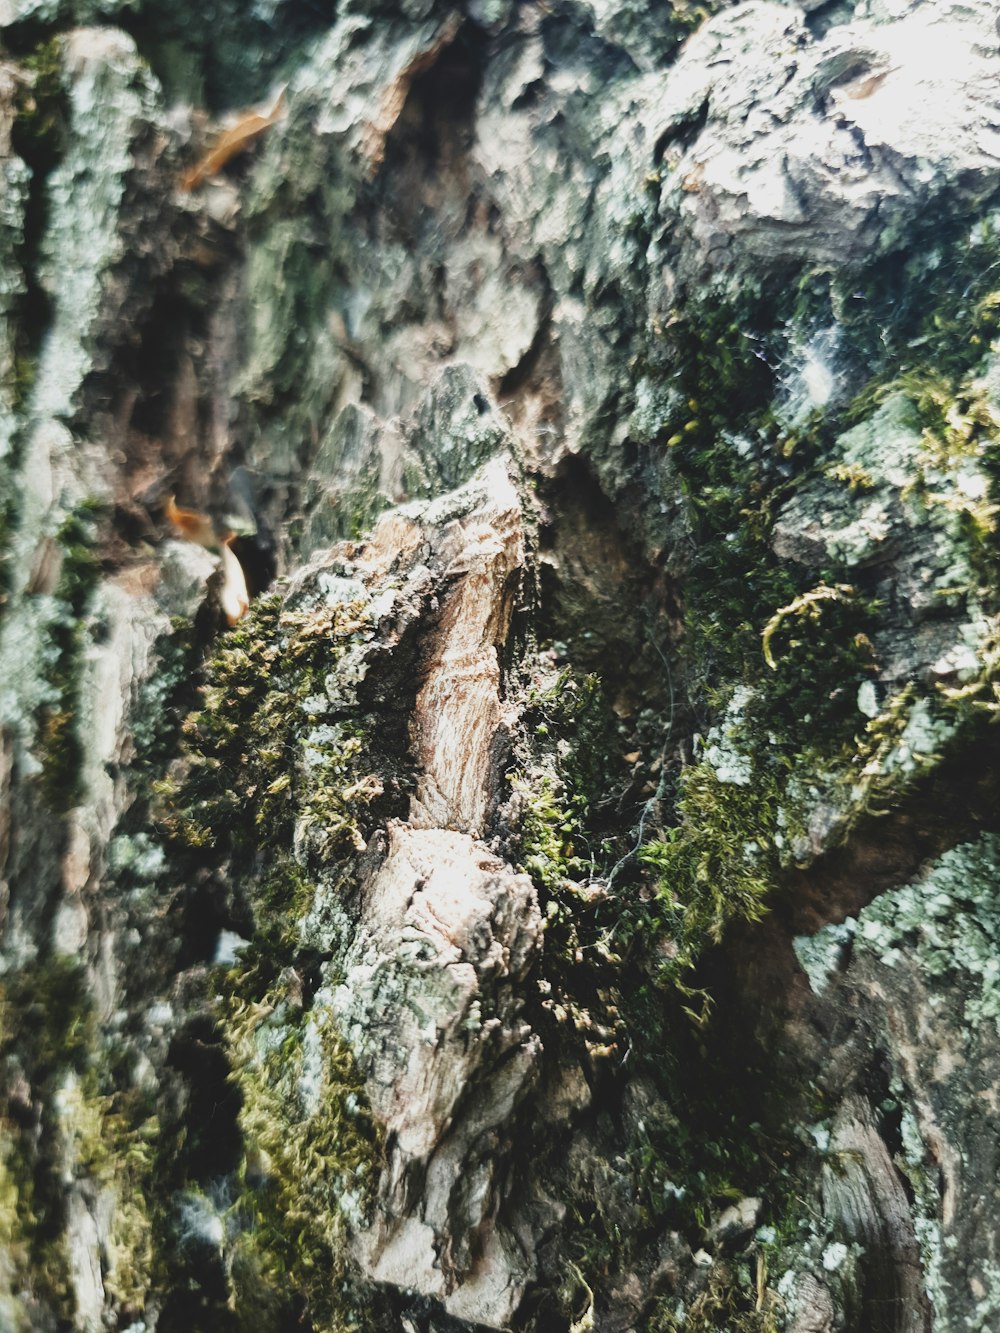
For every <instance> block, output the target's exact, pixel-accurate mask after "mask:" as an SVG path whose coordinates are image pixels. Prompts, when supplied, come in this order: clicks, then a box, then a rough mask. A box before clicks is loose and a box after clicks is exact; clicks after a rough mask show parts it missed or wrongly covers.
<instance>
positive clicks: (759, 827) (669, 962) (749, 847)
mask: <svg viewBox="0 0 1000 1333" xmlns="http://www.w3.org/2000/svg"><path fill="white" fill-rule="evenodd" d="M778 809H779V804H778V787H777V783H776V781H775V779H774V777H773V776H772V775H770V774H766V773H762V772H760V771H759V770H758V771H757V772H756V773H755V774H754V775H753V777H752V778H751V779H750V781H748V782H747V783H745V784H736V783H733V782H722V781H720V780H719V777H718V776H717V774H716V772H715V770H714V769H713V768H712V766H711V765H710V764H708V763H701V764H697V765H695V766H694V767H692V768H689V769H687V770H686V771H685V772H684V775H683V777H682V780H681V788H680V798H679V800H678V803H677V810H678V813H679V815H680V818H681V822H680V823H679V824H677V825H676V826H675V827H674V828H672V829H670V830H669V831H668V833H667V836H666V837H665V838H663V839H661V840H656V841H653V842H649V843H646V845H645V846H644V847H643V848H642V849H641V850H640V853H639V855H640V857H641V859H642V861H643V862H644V863H645V864H646V865H649V866H652V867H654V868H655V870H656V872H657V876H658V881H659V891H658V898H657V907H656V909H655V921H654V924H655V929H656V931H657V933H658V934H659V933H662V936H663V943H662V949H663V951H664V954H665V957H664V963H663V967H664V970H665V972H667V973H668V974H673V975H677V976H680V975H681V974H682V973H683V972H684V971H685V970H686V969H687V968H689V967H691V966H692V964H693V963H694V962H695V960H696V959H697V957H698V954H699V952H700V951H701V949H702V948H704V947H705V946H706V945H707V944H709V943H713V944H715V943H718V942H719V940H720V939H721V938H722V934H723V931H724V930H725V928H726V926H727V925H728V924H729V922H730V921H732V920H733V919H734V918H737V917H739V918H741V919H743V920H748V921H757V920H759V919H760V917H762V916H763V915H764V912H765V911H766V899H767V896H768V894H769V892H770V891H771V889H772V888H773V886H774V883H775V870H776V864H777V863H776V857H775V854H774V841H773V840H774V831H775V828H776V821H777V815H778Z"/></svg>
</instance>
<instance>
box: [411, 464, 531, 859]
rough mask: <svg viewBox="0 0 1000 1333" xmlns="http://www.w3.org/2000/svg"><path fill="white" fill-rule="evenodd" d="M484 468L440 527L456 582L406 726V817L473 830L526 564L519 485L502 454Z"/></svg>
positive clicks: (479, 817)
mask: <svg viewBox="0 0 1000 1333" xmlns="http://www.w3.org/2000/svg"><path fill="white" fill-rule="evenodd" d="M487 473H488V475H487V478H486V480H487V483H488V487H489V496H490V498H489V499H488V500H487V501H486V503H485V504H484V505H483V506H481V507H479V508H477V509H476V510H475V511H474V512H473V513H472V514H470V515H469V516H468V517H467V518H464V519H457V520H455V521H454V522H452V523H450V524H449V525H448V526H447V528H446V529H445V531H444V542H443V543H442V545H443V548H444V549H443V551H442V553H441V554H442V555H444V557H445V559H446V562H447V563H446V577H447V578H448V579H449V580H451V579H454V580H455V584H454V587H453V589H452V591H450V592H449V593H448V594H447V595H446V597H445V599H444V602H443V605H442V608H441V613H440V619H439V622H438V626H437V629H436V633H435V635H434V638H433V640H432V643H431V648H430V658H429V663H428V668H427V677H426V680H425V682H424V685H423V687H422V689H421V690H420V692H419V694H418V696H417V703H416V711H415V714H414V718H413V723H412V727H411V733H412V736H413V743H414V749H415V751H416V754H417V758H418V761H419V763H420V766H421V768H422V769H423V774H422V776H421V778H420V780H419V781H418V785H417V793H416V797H415V799H414V803H413V809H412V811H411V822H412V823H413V824H414V825H415V826H416V827H418V828H456V829H460V830H462V831H463V832H466V833H471V834H473V835H478V834H479V833H481V831H482V828H483V821H484V819H485V817H486V815H487V813H488V809H489V805H490V802H491V800H492V795H493V793H492V792H491V790H490V784H489V781H488V773H489V756H490V747H491V745H492V743H493V739H494V736H495V735H496V732H497V729H498V727H499V726H500V724H501V721H502V716H503V710H502V704H501V699H500V663H499V657H498V649H499V648H500V647H502V645H503V643H504V641H505V640H506V637H507V633H508V630H509V628H510V618H511V612H512V609H513V597H514V592H515V590H516V587H517V581H518V578H517V576H518V575H519V573H520V571H521V569H522V568H523V565H524V531H523V528H522V524H521V506H520V502H519V500H518V496H517V492H516V491H515V490H514V487H513V485H512V484H511V481H510V478H509V476H508V475H507V470H506V465H505V464H504V463H503V462H500V461H498V462H497V463H495V464H491V465H490V466H489V468H488V469H487Z"/></svg>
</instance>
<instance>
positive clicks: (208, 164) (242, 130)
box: [180, 88, 285, 191]
mask: <svg viewBox="0 0 1000 1333" xmlns="http://www.w3.org/2000/svg"><path fill="white" fill-rule="evenodd" d="M284 114H285V90H284V88H282V90H281V92H280V93H279V94H278V96H277V99H276V100H275V103H274V106H272V107H271V109H270V111H265V112H260V111H247V112H244V113H243V114H242V115H241V116H240V118H239V120H238V121H237V122H236V124H235V125H231V126H230V127H229V129H227V130H223V131H222V133H221V134H220V135H219V137H218V138H217V139H216V141H215V143H214V144H213V145H212V147H211V148H210V149H209V150H208V152H207V153H206V154H205V155H204V157H202V158H201V159H200V160H199V161H198V162H197V163H196V164H195V165H194V166H193V167H192V168H191V170H190V171H186V172H185V173H184V175H183V176H182V177H181V182H180V184H181V189H182V190H186V191H191V190H196V189H197V188H198V186H199V185H201V184H202V182H203V181H206V180H208V178H209V176H215V175H216V174H217V173H218V172H220V171H221V170H222V168H223V167H224V166H225V165H226V163H227V162H228V161H229V159H230V158H231V157H235V156H236V154H237V153H242V152H243V150H244V149H245V148H248V147H249V146H250V144H251V143H253V141H254V139H256V138H258V137H259V136H260V135H261V134H263V133H264V131H265V130H266V129H269V128H270V127H271V126H272V125H273V124H275V122H276V121H279V120H281V118H282V116H283V115H284Z"/></svg>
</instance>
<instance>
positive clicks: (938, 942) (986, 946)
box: [856, 833, 1000, 1031]
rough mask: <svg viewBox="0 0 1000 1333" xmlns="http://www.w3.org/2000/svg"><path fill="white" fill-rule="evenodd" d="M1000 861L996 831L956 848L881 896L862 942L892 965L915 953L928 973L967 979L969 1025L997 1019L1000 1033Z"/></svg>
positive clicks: (866, 913)
mask: <svg viewBox="0 0 1000 1333" xmlns="http://www.w3.org/2000/svg"><path fill="white" fill-rule="evenodd" d="M998 866H1000V839H998V838H997V837H996V836H995V835H994V834H990V833H984V834H983V835H982V836H981V837H980V838H979V840H978V841H977V842H974V843H963V844H962V845H961V846H959V847H954V848H952V849H951V850H950V851H948V852H945V853H944V855H943V856H941V857H940V858H939V859H938V860H937V861H935V862H934V863H933V864H932V865H931V866H930V867H929V868H928V869H927V871H926V872H925V874H924V875H923V876H922V877H921V878H920V879H918V880H915V881H914V882H913V883H910V884H905V885H903V886H902V887H901V888H898V889H892V890H890V891H889V892H887V893H883V894H880V895H879V897H878V898H877V899H876V900H875V902H873V903H872V904H871V905H870V906H868V907H866V908H865V909H864V910H863V911H862V912H861V914H860V916H859V918H858V932H857V946H856V947H858V948H861V949H864V950H866V951H868V952H873V953H875V954H876V955H877V956H878V957H879V959H880V960H881V961H882V962H883V963H884V964H885V965H887V966H889V967H892V966H894V965H895V964H896V963H898V962H899V961H901V959H902V958H903V957H906V958H907V959H913V958H915V959H916V961H917V965H918V966H919V968H920V971H921V974H922V975H923V976H924V977H954V976H962V977H964V978H965V985H966V986H967V987H969V990H968V993H967V998H966V999H965V1001H964V1004H963V1015H964V1019H965V1022H966V1024H967V1025H968V1026H969V1027H970V1028H975V1027H977V1026H978V1025H979V1024H981V1023H983V1022H985V1021H987V1020H993V1022H994V1023H996V1024H997V1026H998V1031H1000V988H998V986H997V978H998V977H1000V957H998V954H1000V909H998V906H997V902H996V894H995V885H996V876H997V869H998Z"/></svg>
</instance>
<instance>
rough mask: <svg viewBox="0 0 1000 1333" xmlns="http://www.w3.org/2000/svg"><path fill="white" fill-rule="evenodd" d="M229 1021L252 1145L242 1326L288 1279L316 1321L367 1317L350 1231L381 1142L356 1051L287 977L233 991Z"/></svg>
mask: <svg viewBox="0 0 1000 1333" xmlns="http://www.w3.org/2000/svg"><path fill="white" fill-rule="evenodd" d="M226 1032H227V1036H228V1040H229V1044H230V1051H231V1058H232V1062H233V1069H234V1078H235V1079H236V1081H237V1083H238V1085H239V1088H240V1091H241V1093H242V1095H243V1109H242V1111H241V1113H240V1125H241V1128H242V1130H243V1134H244V1139H245V1143H246V1151H247V1159H246V1161H247V1166H246V1168H245V1173H244V1181H243V1188H242V1191H241V1194H240V1197H239V1201H238V1203H237V1205H236V1209H237V1216H238V1221H239V1238H238V1240H237V1242H236V1250H235V1253H234V1256H233V1263H232V1281H233V1293H232V1298H231V1304H232V1306H233V1308H234V1309H235V1311H236V1314H237V1317H238V1318H239V1320H240V1326H241V1327H245V1328H247V1329H248V1330H250V1329H253V1328H257V1327H259V1326H260V1325H259V1324H258V1323H256V1322H255V1320H256V1319H258V1318H259V1317H260V1312H261V1309H262V1307H264V1308H267V1307H269V1306H272V1305H273V1302H274V1293H275V1292H280V1291H283V1290H285V1291H287V1290H288V1288H289V1286H291V1287H292V1288H293V1289H295V1290H297V1291H299V1292H301V1293H303V1294H304V1296H305V1298H306V1302H307V1308H308V1312H309V1318H310V1322H311V1326H312V1327H313V1328H314V1329H315V1330H316V1333H347V1331H348V1330H357V1329H362V1328H364V1327H365V1308H364V1303H363V1301H361V1300H360V1298H359V1297H358V1296H357V1295H356V1293H354V1292H353V1290H352V1286H351V1282H350V1275H349V1264H348V1253H347V1239H348V1235H349V1231H350V1229H352V1228H353V1229H357V1227H358V1226H359V1225H361V1224H362V1223H363V1221H364V1219H365V1217H366V1215H367V1212H368V1209H369V1207H370V1203H371V1197H372V1191H373V1187H374V1184H375V1180H376V1178H377V1168H378V1166H379V1163H380V1161H381V1155H382V1143H381V1135H380V1131H379V1127H378V1125H377V1123H376V1122H375V1121H374V1119H373V1117H372V1115H371V1112H370V1110H369V1108H368V1105H367V1100H366V1097H365V1092H364V1081H363V1079H362V1078H361V1076H360V1074H359V1073H358V1070H357V1068H356V1066H355V1063H354V1059H353V1056H352V1054H351V1051H350V1049H349V1047H348V1046H347V1045H346V1044H345V1043H344V1042H343V1040H342V1039H341V1038H340V1037H339V1035H338V1034H337V1032H336V1029H335V1027H334V1025H333V1022H332V1019H331V1016H330V1014H329V1011H327V1010H326V1009H325V1008H324V1007H323V1005H322V1003H321V1002H320V1003H318V1004H314V1006H313V1008H312V1009H311V1010H310V1011H309V1012H308V1013H305V1014H304V1013H303V1012H302V1010H301V1008H300V1007H299V1006H298V1005H297V1004H296V1003H295V1001H294V1000H290V997H289V992H288V984H287V982H279V983H278V984H277V985H276V986H275V987H274V988H273V989H272V990H271V991H270V992H269V993H268V994H267V996H266V997H265V998H264V1000H263V1001H261V1002H259V1003H254V1004H248V1003H246V1002H245V1001H240V1000H238V999H236V998H235V996H234V998H233V999H232V1000H231V1002H230V1007H229V1013H228V1015H227V1020H226Z"/></svg>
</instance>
